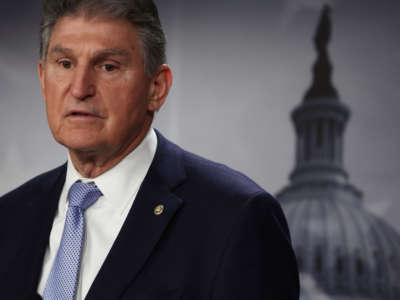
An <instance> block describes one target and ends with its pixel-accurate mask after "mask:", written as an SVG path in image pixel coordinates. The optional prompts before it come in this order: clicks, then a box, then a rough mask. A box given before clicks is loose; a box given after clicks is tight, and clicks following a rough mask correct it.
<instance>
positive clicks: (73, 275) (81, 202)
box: [43, 181, 102, 300]
mask: <svg viewBox="0 0 400 300" xmlns="http://www.w3.org/2000/svg"><path fill="white" fill-rule="evenodd" d="M101 195H102V193H101V192H100V190H99V189H98V188H97V186H96V185H94V184H87V183H83V182H80V181H77V182H75V183H74V184H73V185H72V186H71V188H70V190H69V193H68V199H69V207H68V210H67V216H66V219H65V225H64V232H63V235H62V238H61V243H60V247H59V248H58V251H57V256H56V258H55V260H54V263H53V267H52V269H51V272H50V275H49V278H48V279H47V282H46V287H45V289H44V293H43V299H44V300H73V299H75V293H76V288H77V284H78V278H79V267H80V260H81V253H82V247H83V241H84V236H85V218H84V215H83V213H84V211H85V209H87V208H88V207H89V206H90V205H92V204H93V203H94V202H96V201H97V199H98V198H99V197H100V196H101Z"/></svg>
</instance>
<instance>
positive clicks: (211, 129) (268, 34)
mask: <svg viewBox="0 0 400 300" xmlns="http://www.w3.org/2000/svg"><path fill="white" fill-rule="evenodd" d="M156 3H157V4H158V7H159V12H160V17H161V20H162V23H163V25H164V28H165V32H166V34H167V39H168V53H167V55H168V61H169V64H170V66H171V68H172V70H173V74H174V84H173V88H172V90H171V93H170V96H169V97H168V100H167V103H166V105H165V107H164V108H163V109H162V110H161V111H160V112H159V113H158V114H157V116H156V121H155V127H156V128H158V129H159V130H160V131H161V132H162V133H163V134H164V135H165V136H166V137H168V138H170V139H171V140H173V141H174V142H176V143H177V144H179V145H181V146H182V147H183V148H185V149H187V150H190V151H192V152H195V153H197V154H200V155H202V156H205V157H207V158H209V159H212V160H215V161H219V162H222V163H225V164H227V165H229V166H231V167H232V168H234V169H237V170H239V171H241V172H244V173H245V174H247V175H248V176H249V177H251V178H252V179H254V180H255V181H256V182H257V183H259V184H260V185H261V186H262V187H264V188H265V189H267V190H268V191H270V192H271V193H277V192H278V191H279V190H280V189H281V188H283V187H284V186H285V185H286V184H288V175H289V173H290V172H291V171H292V169H293V167H294V145H295V136H294V131H293V125H292V123H291V120H290V113H291V111H292V110H293V109H294V108H295V107H296V106H297V105H299V104H300V103H301V101H302V98H303V95H304V92H305V91H306V90H307V88H308V87H309V85H310V83H311V67H312V64H313V63H314V60H315V58H316V53H315V50H314V46H313V43H312V37H313V35H314V32H315V28H316V25H317V23H318V19H319V15H320V12H321V8H322V5H323V4H324V3H329V4H330V5H331V6H332V8H333V11H332V23H333V34H332V40H331V42H330V45H329V53H330V57H331V61H332V64H333V67H334V71H333V72H334V73H333V82H334V85H335V87H336V88H337V90H338V92H339V95H340V99H341V101H343V102H344V103H345V104H346V105H348V106H349V107H350V109H351V110H352V117H351V119H350V121H349V123H348V126H347V129H346V134H345V152H344V153H345V158H344V165H345V167H346V169H347V171H348V172H349V174H350V181H351V182H352V183H353V184H354V185H356V186H357V187H358V188H359V189H361V190H362V191H363V192H364V199H365V205H366V206H367V208H368V209H369V210H370V211H372V212H373V213H375V214H377V215H379V216H381V217H383V218H384V219H385V220H386V221H387V222H389V223H390V224H392V225H393V226H394V227H396V228H397V230H398V231H400V220H399V219H400V218H398V217H397V216H398V215H399V213H400V199H399V198H400V197H399V194H400V193H399V192H400V187H399V186H400V159H399V153H400V135H399V131H400V118H399V116H400V89H399V83H400V51H399V49H400V34H399V33H400V32H399V28H400V18H399V16H400V2H399V1H397V0H380V1H378V0H352V1H345V0H330V1H329V0H328V1H318V0H269V1H259V0H247V1H243V0H240V1H239V0H229V1H212V0H203V1H195V0H168V1H165V0H164V1H161V0H159V1H156ZM39 9H40V8H39V4H38V3H37V1H29V0H23V1H18V2H11V1H2V2H1V3H0V34H1V36H2V39H1V42H0V138H1V144H0V178H2V180H1V183H0V194H4V193H6V192H7V191H9V190H10V189H12V188H14V187H16V186H18V185H20V184H21V183H23V182H24V181H26V180H28V179H29V178H31V177H33V176H35V175H37V174H39V173H41V172H44V171H46V170H49V169H51V168H53V167H55V166H57V165H59V164H61V163H63V162H64V161H65V159H66V150H65V149H63V148H62V147H61V146H59V145H57V144H56V142H54V141H53V139H52V137H51V134H50V131H49V130H48V127H47V121H46V119H45V106H44V102H43V100H42V98H41V94H40V87H39V82H38V79H37V71H36V65H37V59H38V52H39V49H38V48H39V46H38V35H39V34H38V29H39V28H38V24H39V20H40V17H39V15H40V12H39Z"/></svg>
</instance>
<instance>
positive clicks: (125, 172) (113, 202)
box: [64, 128, 157, 213]
mask: <svg viewBox="0 0 400 300" xmlns="http://www.w3.org/2000/svg"><path fill="white" fill-rule="evenodd" d="M156 148H157V136H156V134H155V132H154V130H153V129H152V128H151V129H150V130H149V132H148V133H147V135H146V137H145V138H144V139H143V141H142V142H141V143H140V144H139V145H138V146H137V147H136V148H135V149H134V150H133V151H132V152H131V153H129V154H128V155H127V156H125V157H124V158H123V159H122V160H121V161H120V162H119V163H118V164H117V165H115V166H114V167H113V168H111V169H110V170H108V171H106V172H105V173H103V174H101V175H100V176H98V177H96V178H84V177H82V175H80V174H79V172H78V171H77V170H76V169H75V167H74V165H73V164H72V161H71V157H70V155H69V154H68V166H67V174H66V180H65V185H64V188H66V190H67V191H69V189H70V187H71V185H72V184H73V183H74V182H76V181H77V180H81V181H82V182H94V183H95V184H96V185H97V187H98V188H99V189H100V191H101V192H102V194H103V196H104V198H105V199H106V201H101V202H100V201H97V202H100V203H98V204H97V203H96V205H101V206H103V205H104V206H107V207H109V206H113V207H120V208H121V213H122V212H123V210H124V208H126V207H127V206H128V205H129V203H130V201H129V200H130V199H131V198H132V197H133V196H134V195H136V193H137V192H138V190H139V188H140V185H141V184H142V181H143V180H144V177H145V176H146V174H147V171H148V169H149V168H150V165H151V162H152V161H153V158H154V155H155V153H156ZM102 198H103V197H102ZM67 201H68V200H67Z"/></svg>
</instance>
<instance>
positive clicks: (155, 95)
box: [147, 64, 172, 112]
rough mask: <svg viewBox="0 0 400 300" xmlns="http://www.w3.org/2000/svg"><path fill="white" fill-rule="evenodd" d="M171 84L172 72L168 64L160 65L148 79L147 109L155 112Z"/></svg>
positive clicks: (161, 104) (165, 96)
mask: <svg viewBox="0 0 400 300" xmlns="http://www.w3.org/2000/svg"><path fill="white" fill-rule="evenodd" d="M171 85H172V72H171V69H170V67H169V66H168V65H166V64H163V65H161V66H160V67H159V68H158V70H157V72H156V73H155V75H154V76H153V77H152V79H151V80H150V87H149V102H148V107H147V108H148V110H149V111H151V112H156V111H157V110H159V109H160V108H161V106H163V104H164V102H165V99H166V98H167V96H168V93H169V89H170V88H171Z"/></svg>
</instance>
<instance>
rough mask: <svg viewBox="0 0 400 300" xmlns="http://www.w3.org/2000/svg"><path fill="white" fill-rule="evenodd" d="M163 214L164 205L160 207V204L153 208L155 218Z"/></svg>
mask: <svg viewBox="0 0 400 300" xmlns="http://www.w3.org/2000/svg"><path fill="white" fill-rule="evenodd" d="M163 212H164V205H162V204H160V205H157V206H156V207H155V208H154V214H155V215H156V216H159V215H161V214H162V213H163Z"/></svg>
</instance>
